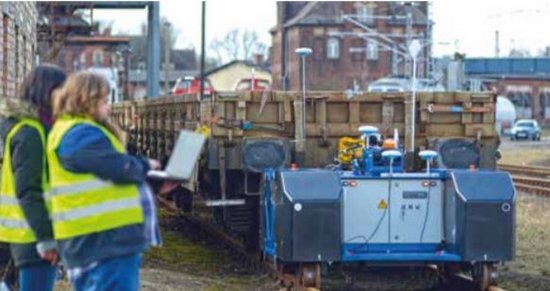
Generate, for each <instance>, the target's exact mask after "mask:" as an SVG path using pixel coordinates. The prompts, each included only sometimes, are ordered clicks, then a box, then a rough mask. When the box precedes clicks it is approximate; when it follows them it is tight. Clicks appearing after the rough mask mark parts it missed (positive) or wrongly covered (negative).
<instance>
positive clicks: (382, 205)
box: [378, 199, 388, 209]
mask: <svg viewBox="0 0 550 291" xmlns="http://www.w3.org/2000/svg"><path fill="white" fill-rule="evenodd" d="M386 208H388V203H386V200H384V199H382V200H380V203H378V209H386Z"/></svg>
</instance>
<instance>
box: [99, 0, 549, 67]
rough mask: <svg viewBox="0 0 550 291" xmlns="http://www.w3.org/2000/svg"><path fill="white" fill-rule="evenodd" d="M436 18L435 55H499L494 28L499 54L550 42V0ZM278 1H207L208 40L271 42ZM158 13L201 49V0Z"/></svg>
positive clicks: (451, 3) (448, 6) (138, 17)
mask: <svg viewBox="0 0 550 291" xmlns="http://www.w3.org/2000/svg"><path fill="white" fill-rule="evenodd" d="M431 7H432V20H433V21H434V31H433V33H434V39H433V53H434V55H435V56H442V55H450V54H453V53H454V52H455V51H458V52H460V53H466V55H467V56H468V57H493V56H495V31H496V30H498V31H499V35H500V42H499V44H500V55H501V56H503V55H507V54H508V52H509V51H510V49H511V48H515V49H524V50H528V51H529V52H530V53H531V54H532V55H536V54H537V53H538V52H539V51H540V50H542V49H543V48H544V47H545V46H550V31H549V30H550V29H549V27H550V25H549V24H550V0H538V1H537V0H521V1H517V0H514V1H505V0H500V1H499V0H477V1H472V0H461V1H457V0H436V1H432V6H431ZM276 14H277V9H276V2H275V1H269V0H256V1H242V0H234V1H229V0H225V1H224V0H209V1H207V2H206V27H207V28H206V44H207V47H208V43H210V41H211V40H212V39H214V38H222V37H223V36H224V35H225V34H226V33H227V32H228V31H229V30H231V29H233V28H240V29H241V30H253V31H256V32H257V33H258V35H259V36H260V39H261V40H262V41H263V42H265V43H267V44H271V36H270V34H269V29H270V28H272V27H274V26H275V24H276ZM160 15H161V17H162V16H165V17H167V18H168V20H169V21H170V22H172V24H173V26H174V27H175V29H176V31H177V32H178V35H179V37H178V40H177V42H176V47H177V48H187V47H191V46H194V47H195V48H196V49H197V50H199V49H200V38H201V34H200V24H201V1H199V0H185V1H184V0H163V1H160ZM94 20H95V21H101V22H103V23H112V25H113V30H114V32H115V33H117V32H118V33H132V34H138V33H139V31H140V29H141V28H140V27H141V24H143V23H146V21H147V12H146V10H141V9H140V10H96V11H94Z"/></svg>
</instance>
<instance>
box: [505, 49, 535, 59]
mask: <svg viewBox="0 0 550 291" xmlns="http://www.w3.org/2000/svg"><path fill="white" fill-rule="evenodd" d="M508 56H509V57H513V58H528V57H530V56H531V53H530V52H529V50H527V49H523V48H519V49H516V48H513V49H511V50H510V53H509V54H508Z"/></svg>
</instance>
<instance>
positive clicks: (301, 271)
mask: <svg viewBox="0 0 550 291" xmlns="http://www.w3.org/2000/svg"><path fill="white" fill-rule="evenodd" d="M298 276H299V279H300V285H302V286H304V287H306V288H307V287H313V288H316V289H321V265H320V264H315V263H309V264H306V263H303V264H300V267H299V268H298Z"/></svg>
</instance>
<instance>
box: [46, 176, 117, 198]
mask: <svg viewBox="0 0 550 291" xmlns="http://www.w3.org/2000/svg"><path fill="white" fill-rule="evenodd" d="M113 185H115V184H114V183H113V182H109V181H105V180H101V179H96V180H91V181H85V182H80V183H75V184H71V185H65V186H58V187H55V188H52V189H51V190H50V191H49V192H48V193H46V199H48V200H51V199H52V198H53V197H55V196H60V195H64V196H67V195H76V194H79V193H81V192H84V191H90V190H97V189H101V188H105V187H109V186H113Z"/></svg>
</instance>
